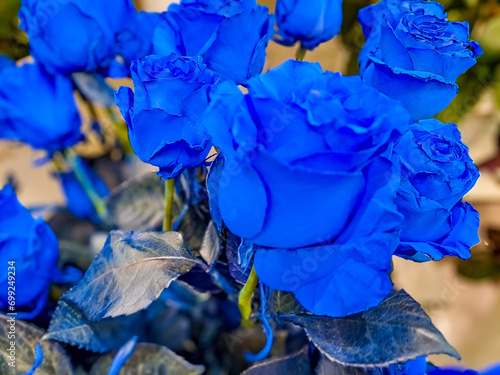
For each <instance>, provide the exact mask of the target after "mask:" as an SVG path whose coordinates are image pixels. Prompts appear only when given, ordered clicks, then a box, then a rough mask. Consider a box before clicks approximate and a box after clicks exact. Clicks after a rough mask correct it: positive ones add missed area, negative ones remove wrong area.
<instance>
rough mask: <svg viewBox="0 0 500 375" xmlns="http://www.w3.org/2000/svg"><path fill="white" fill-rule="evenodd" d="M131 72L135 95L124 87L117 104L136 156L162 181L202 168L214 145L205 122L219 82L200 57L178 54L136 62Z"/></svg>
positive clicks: (146, 58) (118, 93) (149, 57)
mask: <svg viewBox="0 0 500 375" xmlns="http://www.w3.org/2000/svg"><path fill="white" fill-rule="evenodd" d="M131 72H132V80H133V81H134V88H135V93H134V92H133V91H132V90H131V89H130V88H128V87H121V88H120V89H119V90H118V92H117V93H116V103H117V105H118V106H119V107H120V111H121V113H122V115H123V117H124V118H125V121H126V122H127V124H128V127H129V137H130V143H131V144H132V147H133V149H134V151H135V153H136V154H137V156H139V158H140V159H141V160H142V161H144V162H145V163H149V164H152V165H154V166H157V167H159V168H160V171H159V173H158V174H159V175H160V176H161V177H162V178H164V179H170V178H173V177H175V176H177V175H178V174H180V173H181V172H182V171H183V170H184V169H187V168H191V167H196V166H198V165H200V164H201V163H203V161H204V160H205V158H206V157H207V155H208V153H209V151H210V148H211V147H212V145H211V143H210V139H209V136H208V134H207V133H206V131H205V129H204V127H203V126H202V124H201V122H202V118H203V114H204V112H205V109H206V107H207V105H208V99H209V97H208V95H209V92H210V90H211V88H212V86H213V85H214V84H216V83H217V81H218V80H219V78H218V76H217V75H215V74H214V73H213V72H211V71H210V70H209V69H207V67H206V65H205V64H203V61H202V59H201V57H199V56H198V57H196V58H189V57H180V56H177V55H175V54H170V55H169V56H163V57H158V56H148V57H145V58H142V59H139V60H137V61H134V62H132V67H131Z"/></svg>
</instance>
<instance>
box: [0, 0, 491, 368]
mask: <svg viewBox="0 0 500 375" xmlns="http://www.w3.org/2000/svg"><path fill="white" fill-rule="evenodd" d="M170 2H171V1H168V0H135V3H136V6H137V8H138V9H142V10H147V11H158V12H160V11H164V10H165V9H166V8H167V6H168V4H169V3H170ZM259 2H260V3H262V4H265V5H267V6H268V7H269V8H270V9H271V10H273V9H274V1H272V0H269V1H267V0H266V1H264V0H262V1H259ZM370 3H372V2H370V1H368V0H344V23H343V27H342V32H341V35H339V36H338V37H336V38H334V39H333V40H332V41H330V42H328V43H324V44H322V45H320V46H319V47H318V48H317V49H316V50H314V51H313V52H308V53H307V55H306V60H308V61H319V62H320V63H321V65H322V67H323V69H325V70H332V71H340V72H342V73H343V74H346V75H349V74H357V63H356V61H357V55H358V52H359V50H360V49H361V47H362V45H363V42H364V39H363V35H362V32H361V27H360V26H359V24H358V23H357V21H356V15H357V12H358V10H359V9H360V8H361V7H364V6H366V5H369V4H370ZM441 3H442V4H443V5H444V6H445V7H446V8H447V11H448V16H449V19H450V20H454V21H467V22H469V24H470V28H471V36H472V39H474V40H476V41H478V42H479V43H480V44H481V46H482V48H483V49H484V51H485V54H484V55H483V56H482V57H481V58H479V62H478V64H477V65H476V66H474V67H473V68H471V69H470V70H469V71H468V72H467V73H465V74H464V75H462V76H461V77H460V78H459V80H458V82H457V83H458V85H459V87H460V90H461V91H460V94H459V95H458V96H457V97H456V99H455V100H454V101H453V103H452V104H451V105H450V106H449V107H448V108H447V109H446V110H445V111H444V112H442V113H441V114H439V115H438V117H439V118H440V120H442V121H444V122H454V123H457V124H458V126H459V128H460V130H461V131H462V135H463V139H464V141H465V143H466V144H467V145H468V146H469V148H470V153H471V156H472V158H473V159H474V161H475V163H476V165H477V166H478V167H479V168H480V171H481V178H480V179H479V182H478V183H477V185H476V186H475V188H474V189H473V190H472V191H471V192H470V193H469V194H468V196H467V197H466V199H467V200H468V201H470V202H472V203H473V204H474V207H475V208H476V209H477V210H478V211H479V213H480V217H481V230H480V232H481V233H480V236H481V243H480V244H479V245H477V246H476V247H475V248H474V249H473V250H472V253H473V256H472V258H471V259H470V260H468V261H459V260H456V259H444V260H443V261H440V262H429V263H425V264H416V263H413V262H409V261H405V260H401V259H399V258H398V259H395V260H394V268H395V270H394V272H393V280H394V282H395V284H396V286H397V287H399V288H404V289H406V290H407V291H408V292H409V293H410V294H411V295H412V296H413V297H414V298H415V299H416V300H417V301H419V302H420V303H421V304H422V306H423V307H424V309H425V310H426V311H427V312H428V313H429V314H430V315H431V317H432V319H433V321H434V323H435V325H436V326H437V327H438V328H439V329H440V330H441V331H442V332H443V334H444V335H445V337H446V338H447V339H448V341H449V342H450V343H451V344H452V345H453V346H454V347H455V348H456V349H457V350H458V351H459V353H460V354H461V355H462V357H463V360H462V361H461V362H460V364H461V365H463V366H466V367H470V368H474V369H479V368H481V367H484V366H486V365H488V364H490V363H492V362H496V361H500V147H499V145H500V3H499V2H498V0H441ZM19 5H20V0H0V54H6V55H8V56H9V57H11V58H17V59H19V58H23V57H25V56H27V55H28V49H27V38H26V36H25V35H24V33H23V32H21V31H20V30H19V29H18V28H17V24H18V19H17V16H16V14H17V10H18V8H19ZM267 52H268V59H267V63H266V70H267V69H270V68H272V67H274V66H277V65H279V64H280V63H281V62H283V61H285V60H286V59H289V58H294V56H295V52H296V48H288V47H283V46H280V45H278V44H276V43H273V42H271V43H270V45H269V47H268V50H267ZM111 83H112V84H113V85H114V86H117V85H119V84H123V83H124V82H123V81H121V82H111ZM0 84H1V82H0ZM82 114H83V117H84V118H86V117H88V116H87V114H86V112H85V108H82ZM84 126H88V124H86V125H84ZM80 151H81V152H82V153H86V154H87V157H95V158H98V157H99V156H100V148H99V146H98V145H96V144H95V143H92V140H88V141H87V144H85V145H81V147H80ZM42 157H43V153H39V152H35V151H33V150H31V149H30V148H29V147H26V146H23V145H21V144H17V143H12V142H0V186H3V185H4V184H5V183H6V182H13V183H15V184H16V186H17V189H18V195H19V198H20V200H21V202H22V203H23V204H25V205H27V206H44V205H54V204H63V203H64V198H63V195H62V191H61V190H60V185H59V183H58V182H57V181H56V180H55V179H54V178H53V177H52V172H53V171H52V169H51V168H52V167H51V165H49V164H45V165H41V166H40V165H39V164H40V163H38V162H37V161H38V160H39V159H40V158H42ZM138 168H146V167H145V166H141V165H139V166H138ZM432 361H433V362H434V363H435V364H436V365H442V364H457V363H459V362H457V361H455V360H453V359H450V358H448V357H446V356H439V357H435V358H432Z"/></svg>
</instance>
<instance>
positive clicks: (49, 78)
mask: <svg viewBox="0 0 500 375" xmlns="http://www.w3.org/2000/svg"><path fill="white" fill-rule="evenodd" d="M0 82H2V84H1V85H0V139H2V138H3V139H11V140H17V141H21V142H25V143H28V144H30V145H31V146H32V147H33V148H36V149H43V150H47V151H48V152H49V153H53V152H55V151H59V150H62V149H64V148H67V147H71V146H73V145H74V144H75V143H77V142H78V141H80V140H81V139H82V138H83V135H82V133H81V131H80V127H81V119H80V114H79V113H78V109H77V107H76V103H75V99H74V97H73V83H72V82H71V80H70V79H69V78H67V77H64V76H61V75H56V76H53V75H51V74H49V73H47V72H46V71H45V69H44V68H43V67H42V66H41V65H40V64H38V63H36V62H35V63H33V64H24V65H23V66H20V67H17V66H14V65H12V66H10V67H6V68H4V69H2V70H0Z"/></svg>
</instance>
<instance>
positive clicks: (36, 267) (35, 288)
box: [0, 185, 59, 312]
mask: <svg viewBox="0 0 500 375" xmlns="http://www.w3.org/2000/svg"><path fill="white" fill-rule="evenodd" d="M0 211H1V212H2V215H1V217H0V261H1V263H2V268H1V270H0V288H1V290H2V291H3V293H0V310H1V311H5V312H7V311H8V308H9V300H8V295H7V290H8V286H12V285H11V284H9V283H8V282H9V279H8V276H9V274H8V269H7V264H8V263H7V262H10V261H14V262H15V265H14V267H15V307H16V310H21V309H34V310H35V311H36V310H39V309H40V307H43V305H44V304H45V302H46V299H47V296H48V291H49V282H50V279H51V275H52V274H53V271H54V269H55V268H56V261H57V257H58V252H59V247H58V243H57V238H56V236H55V234H54V233H53V232H52V230H51V229H50V227H49V226H48V225H47V223H45V222H44V221H43V220H42V219H34V218H33V217H32V216H31V214H30V213H29V211H28V210H27V209H26V208H24V207H23V206H22V205H21V204H20V203H19V201H18V200H17V197H16V194H15V193H14V190H13V189H12V187H11V186H10V185H7V186H5V187H4V188H3V189H2V190H0ZM11 275H12V274H11ZM35 306H36V307H35Z"/></svg>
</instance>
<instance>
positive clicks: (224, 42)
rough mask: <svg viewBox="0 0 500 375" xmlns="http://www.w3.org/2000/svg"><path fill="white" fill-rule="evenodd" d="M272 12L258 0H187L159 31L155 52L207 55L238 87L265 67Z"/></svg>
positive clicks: (171, 12)
mask: <svg viewBox="0 0 500 375" xmlns="http://www.w3.org/2000/svg"><path fill="white" fill-rule="evenodd" d="M268 11H269V10H268V8H267V7H265V6H262V5H257V4H256V2H255V0H236V1H234V0H216V1H212V0H183V1H181V4H172V5H170V7H169V8H168V12H166V13H164V15H163V20H162V22H161V23H160V24H159V26H158V27H157V29H156V31H155V36H154V41H153V44H154V51H155V53H156V54H157V55H164V56H165V55H169V54H171V53H176V54H178V55H181V56H202V57H203V61H204V63H205V64H207V66H208V68H209V69H211V70H213V71H214V72H216V73H217V74H219V75H220V76H222V77H223V78H226V79H231V80H233V81H235V82H236V83H238V84H241V83H244V82H245V81H246V80H247V79H248V78H250V77H253V76H255V75H257V74H259V73H260V72H262V69H263V68H264V62H265V59H266V47H267V44H268V42H269V40H270V38H271V37H272V34H273V21H272V17H270V16H269V14H268Z"/></svg>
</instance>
